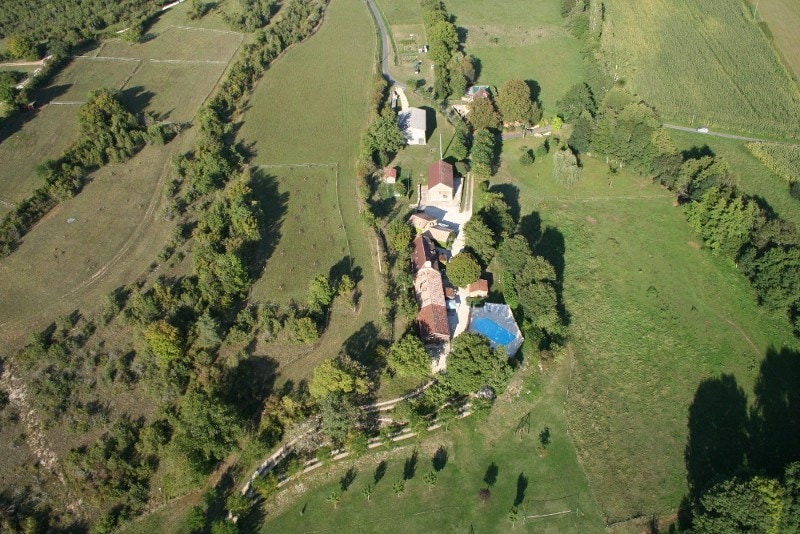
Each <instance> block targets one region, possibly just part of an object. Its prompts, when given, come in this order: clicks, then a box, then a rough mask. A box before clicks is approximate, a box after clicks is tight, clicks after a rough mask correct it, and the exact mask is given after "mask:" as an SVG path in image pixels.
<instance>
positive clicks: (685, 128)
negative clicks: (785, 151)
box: [661, 124, 793, 145]
mask: <svg viewBox="0 0 800 534" xmlns="http://www.w3.org/2000/svg"><path fill="white" fill-rule="evenodd" d="M661 126H663V127H664V128H669V129H670V130H680V131H682V132H691V133H696V134H697V135H711V136H713V137H724V138H726V139H737V140H739V141H754V142H758V141H763V142H765V143H781V141H774V140H772V139H761V138H758V137H745V136H743V135H733V134H726V133H720V132H707V133H702V132H698V131H697V128H689V127H688V126H678V125H677V124H662V125H661ZM781 144H785V145H791V144H793V143H781Z"/></svg>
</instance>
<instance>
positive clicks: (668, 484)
mask: <svg viewBox="0 0 800 534" xmlns="http://www.w3.org/2000/svg"><path fill="white" fill-rule="evenodd" d="M523 143H527V144H528V145H529V146H530V145H533V143H534V141H531V140H525V141H523V140H513V141H508V142H507V143H506V146H505V147H504V167H503V169H501V178H504V180H505V181H507V182H508V183H511V184H513V185H515V186H516V187H518V188H519V198H520V204H521V205H522V208H521V209H522V213H523V214H527V213H530V212H531V211H536V212H537V213H538V214H539V217H540V219H539V218H538V217H532V218H530V219H528V220H527V221H524V224H523V226H525V225H527V226H528V227H534V228H539V229H540V230H539V231H541V230H545V239H543V241H542V243H541V244H540V245H539V250H540V251H541V253H543V254H545V255H548V254H551V253H552V251H553V250H559V249H560V250H563V261H562V262H561V266H562V268H563V273H564V274H563V279H564V295H563V298H564V304H565V307H566V310H567V312H568V314H569V318H570V333H571V339H572V345H573V349H574V352H575V362H576V363H575V367H574V372H573V379H572V382H571V384H570V393H569V399H568V401H567V414H568V418H569V425H570V432H571V434H572V436H573V438H574V440H575V445H576V447H577V449H578V455H579V457H580V458H581V463H582V465H583V466H584V468H585V469H586V472H587V474H588V477H589V481H590V484H591V486H592V489H593V491H594V494H595V495H596V496H597V499H598V501H599V504H600V506H601V508H602V510H603V513H604V515H605V517H606V518H607V520H608V521H609V522H612V523H613V522H616V521H624V520H627V519H629V518H631V517H633V516H637V515H640V514H643V515H645V516H647V515H649V514H668V513H671V512H672V511H674V510H675V509H676V508H677V506H678V504H679V503H680V500H681V498H682V497H683V496H684V494H685V493H686V491H687V486H686V469H685V466H684V456H683V454H684V447H685V446H686V440H687V433H688V429H687V419H688V408H689V406H690V404H691V403H692V400H693V398H694V394H695V390H696V388H697V385H698V384H699V383H700V381H701V380H703V379H704V378H706V377H710V376H715V375H718V374H720V373H723V372H725V373H734V374H735V375H736V376H737V379H738V381H739V384H741V385H742V387H743V388H744V389H745V391H749V390H750V389H751V386H752V383H753V380H754V378H755V376H756V374H757V372H758V366H759V363H760V362H761V360H762V358H763V357H764V354H765V352H766V350H767V348H768V347H769V346H775V347H781V346H783V345H784V344H786V345H790V346H796V344H797V340H796V339H795V338H793V337H792V335H791V332H790V329H789V328H788V325H786V322H785V320H784V319H783V318H782V317H778V316H776V315H774V314H771V313H770V312H769V311H768V310H766V309H763V308H760V307H758V306H757V305H756V303H755V296H754V295H753V292H752V289H750V287H749V285H748V283H747V281H746V280H745V279H744V277H743V276H742V275H741V273H739V272H738V271H736V269H735V268H734V266H733V265H732V264H730V263H729V262H727V261H725V260H723V259H721V258H717V257H714V256H712V255H711V254H710V253H709V252H708V251H707V250H702V249H701V248H700V245H699V243H701V240H700V238H699V236H697V235H696V234H694V233H693V232H692V230H691V229H690V228H689V226H688V224H687V223H686V222H685V217H684V214H683V212H682V210H681V208H677V207H673V206H672V199H673V196H672V195H671V194H670V193H669V192H667V191H664V190H663V189H662V188H660V187H658V186H656V185H653V184H651V183H650V182H649V181H648V180H645V179H642V178H639V177H637V176H634V175H632V174H630V173H628V172H627V171H624V170H623V171H622V172H621V173H619V174H617V175H615V176H613V177H612V176H610V175H609V174H608V173H607V167H606V165H605V164H604V163H602V162H600V161H597V160H594V159H591V158H585V161H584V172H583V176H582V178H581V181H580V182H579V184H578V185H577V186H576V187H574V188H571V189H567V188H564V187H562V186H559V185H557V184H556V183H555V182H554V181H553V179H552V177H551V176H552V175H551V172H552V171H551V168H550V167H549V160H550V158H549V157H547V158H545V161H541V162H536V163H535V164H534V165H532V166H530V167H522V166H521V165H520V164H519V163H518V161H517V160H518V157H519V156H518V155H517V154H519V153H521V151H519V149H518V148H517V147H518V145H521V144H523ZM548 229H549V230H548ZM555 257H556V259H558V258H559V257H560V255H559V254H556V255H555ZM556 269H557V271H558V270H559V264H558V262H556Z"/></svg>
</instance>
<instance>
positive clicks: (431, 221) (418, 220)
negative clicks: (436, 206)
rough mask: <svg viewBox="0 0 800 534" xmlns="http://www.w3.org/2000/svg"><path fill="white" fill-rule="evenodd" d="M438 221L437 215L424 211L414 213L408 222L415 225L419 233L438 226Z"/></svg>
mask: <svg viewBox="0 0 800 534" xmlns="http://www.w3.org/2000/svg"><path fill="white" fill-rule="evenodd" d="M437 222H438V221H437V220H436V217H434V216H433V215H428V214H427V213H424V212H420V213H412V214H411V217H409V218H408V223H409V224H410V225H411V226H413V227H414V229H415V230H416V231H417V232H418V233H422V232H424V231H425V230H427V229H428V228H431V227H433V226H436V223H437Z"/></svg>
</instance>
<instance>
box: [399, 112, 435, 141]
mask: <svg viewBox="0 0 800 534" xmlns="http://www.w3.org/2000/svg"><path fill="white" fill-rule="evenodd" d="M397 117H398V121H399V123H400V129H401V130H403V132H404V133H405V136H406V142H407V143H408V144H409V145H424V144H426V143H427V138H426V132H427V126H428V125H427V120H426V117H425V110H424V109H421V108H408V109H407V110H405V111H401V112H400V113H399V114H398V116H397Z"/></svg>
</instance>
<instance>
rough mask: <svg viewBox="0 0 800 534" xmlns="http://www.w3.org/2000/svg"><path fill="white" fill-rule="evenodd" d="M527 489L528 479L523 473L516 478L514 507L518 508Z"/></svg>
mask: <svg viewBox="0 0 800 534" xmlns="http://www.w3.org/2000/svg"><path fill="white" fill-rule="evenodd" d="M527 489H528V477H526V476H525V473H520V474H519V476H518V477H517V494H516V496H515V497H514V506H515V507H516V506H519V505H520V504H522V502H523V501H524V500H525V492H526V491H527Z"/></svg>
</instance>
